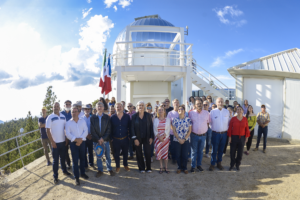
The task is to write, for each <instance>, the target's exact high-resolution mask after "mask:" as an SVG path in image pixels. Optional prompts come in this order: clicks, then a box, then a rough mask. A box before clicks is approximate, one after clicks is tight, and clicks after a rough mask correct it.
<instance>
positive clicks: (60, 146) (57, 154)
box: [52, 142, 67, 178]
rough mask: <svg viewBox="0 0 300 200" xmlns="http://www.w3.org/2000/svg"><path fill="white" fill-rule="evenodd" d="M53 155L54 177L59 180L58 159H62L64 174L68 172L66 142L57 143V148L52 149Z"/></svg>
mask: <svg viewBox="0 0 300 200" xmlns="http://www.w3.org/2000/svg"><path fill="white" fill-rule="evenodd" d="M52 154H53V164H52V167H53V177H54V178H58V159H59V158H60V165H61V170H62V171H63V173H66V172H67V168H66V163H65V156H66V142H60V143H56V148H53V147H52Z"/></svg>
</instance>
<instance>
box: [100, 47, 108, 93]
mask: <svg viewBox="0 0 300 200" xmlns="http://www.w3.org/2000/svg"><path fill="white" fill-rule="evenodd" d="M105 56H106V52H105V55H104V61H103V65H104V66H103V70H102V76H101V78H100V83H99V87H102V90H101V94H104V93H105V95H107V94H108V93H110V92H111V66H110V55H109V57H108V61H107V65H105V61H106V58H105Z"/></svg>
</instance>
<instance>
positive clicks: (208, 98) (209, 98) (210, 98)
mask: <svg viewBox="0 0 300 200" xmlns="http://www.w3.org/2000/svg"><path fill="white" fill-rule="evenodd" d="M207 101H208V102H209V107H212V105H213V104H214V103H213V102H212V97H211V96H210V95H208V96H207Z"/></svg>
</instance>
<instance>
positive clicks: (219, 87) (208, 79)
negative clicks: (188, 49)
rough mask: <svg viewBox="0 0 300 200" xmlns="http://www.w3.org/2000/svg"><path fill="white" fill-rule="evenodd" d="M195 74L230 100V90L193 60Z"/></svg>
mask: <svg viewBox="0 0 300 200" xmlns="http://www.w3.org/2000/svg"><path fill="white" fill-rule="evenodd" d="M192 66H193V73H195V74H197V75H198V76H199V77H200V78H201V79H202V80H204V81H205V82H207V83H208V84H209V85H211V86H212V87H213V88H214V89H216V90H218V91H219V92H220V93H221V94H223V95H224V96H225V97H226V98H227V99H229V88H228V87H227V86H226V85H225V84H224V83H223V82H222V81H220V80H219V79H217V78H216V77H215V76H214V75H212V74H211V73H209V72H208V71H207V70H205V69H204V68H203V67H201V66H200V65H198V64H197V62H196V60H195V59H193V63H192Z"/></svg>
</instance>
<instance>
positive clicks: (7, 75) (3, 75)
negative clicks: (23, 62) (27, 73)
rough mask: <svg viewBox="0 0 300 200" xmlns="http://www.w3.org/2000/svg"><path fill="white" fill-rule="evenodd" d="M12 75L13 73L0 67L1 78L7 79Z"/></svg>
mask: <svg viewBox="0 0 300 200" xmlns="http://www.w3.org/2000/svg"><path fill="white" fill-rule="evenodd" d="M10 77H12V75H10V74H8V73H7V72H5V71H3V70H1V69H0V80H1V79H7V78H10Z"/></svg>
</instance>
